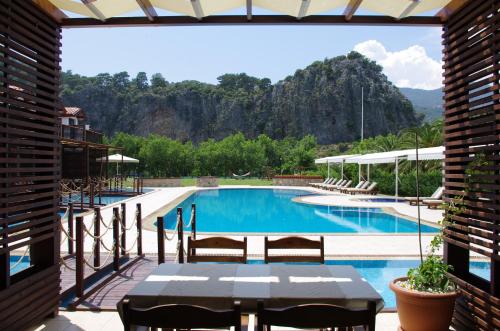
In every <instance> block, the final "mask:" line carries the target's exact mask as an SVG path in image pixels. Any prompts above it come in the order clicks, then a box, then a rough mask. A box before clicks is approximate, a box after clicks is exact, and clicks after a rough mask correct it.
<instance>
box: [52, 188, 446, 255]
mask: <svg viewBox="0 0 500 331" xmlns="http://www.w3.org/2000/svg"><path fill="white" fill-rule="evenodd" d="M220 188H283V189H304V190H308V191H310V192H311V193H314V194H318V195H314V196H306V197H303V198H301V199H300V200H301V201H300V202H297V203H312V204H320V205H328V206H353V207H374V208H385V209H386V210H387V211H388V212H395V213H398V214H400V215H403V216H406V217H407V218H409V219H415V218H416V215H417V207H415V206H410V205H408V204H406V203H381V202H367V201H359V199H362V198H365V197H367V196H363V195H356V196H352V195H345V194H339V193H332V192H326V191H322V190H318V189H312V188H310V187H275V186H273V187H269V186H266V187H257V186H252V187H251V186H221V187H220ZM203 189H204V188H197V187H176V188H157V189H155V190H154V191H152V192H149V193H147V194H144V195H141V196H137V197H133V198H130V199H127V200H125V201H122V202H125V203H126V205H127V218H128V220H127V224H128V225H130V224H131V222H132V218H133V216H134V215H135V208H136V203H141V204H142V214H143V220H144V221H143V250H144V252H145V253H156V252H157V239H156V238H157V237H156V236H157V234H156V231H154V226H152V222H153V221H154V220H155V219H156V216H160V215H164V214H165V213H166V212H167V211H168V210H169V209H170V208H173V207H174V206H175V205H177V204H178V203H179V202H180V201H182V200H183V199H184V198H185V197H187V196H188V195H189V194H190V193H192V192H194V191H196V190H203ZM119 205H120V203H116V204H112V205H108V206H106V207H103V208H102V209H101V214H102V216H103V219H104V221H105V222H106V223H109V221H110V220H111V218H112V212H113V207H119ZM421 217H422V220H424V221H425V223H428V224H437V222H438V221H439V220H440V219H441V218H442V210H431V209H428V208H426V207H421ZM92 218H93V215H92V214H86V215H85V216H84V222H85V224H86V226H87V228H90V224H91V222H92ZM245 235H246V236H247V237H248V254H249V256H250V257H251V258H259V257H262V256H263V252H264V241H263V238H262V235H259V234H245ZM228 236H230V237H234V238H241V236H237V235H228ZM324 236H325V255H326V257H327V258H346V259H348V258H357V259H363V258H369V259H375V258H379V259H384V258H409V257H417V256H418V255H419V251H418V236H417V235H416V234H366V233H365V234H324ZM198 237H200V238H201V237H203V234H202V233H199V234H198ZM311 237H312V238H314V237H317V235H315V236H314V235H312V236H311ZM388 237H390V238H391V239H390V240H387V239H388ZM135 238H136V232H135V228H133V229H132V230H130V231H128V232H127V243H128V246H129V247H127V248H130V244H131V243H133V242H134V241H135ZM422 238H423V243H424V247H426V246H427V245H428V244H429V243H430V241H431V239H432V235H429V234H424V235H423V236H422ZM103 241H104V243H105V244H107V245H108V246H110V243H111V242H112V233H111V231H108V232H107V233H106V234H105V235H104V237H103ZM61 249H62V250H63V251H64V250H66V246H65V245H63V246H62V247H61ZM91 249H92V241H91V240H86V245H85V251H86V252H90V250H91ZM165 250H166V252H167V253H174V252H175V250H176V240H172V241H166V243H165Z"/></svg>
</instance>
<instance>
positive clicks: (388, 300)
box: [248, 260, 489, 309]
mask: <svg viewBox="0 0 500 331" xmlns="http://www.w3.org/2000/svg"><path fill="white" fill-rule="evenodd" d="M419 262H420V261H418V260H327V261H325V263H326V264H330V265H352V266H353V267H354V268H356V270H357V271H358V272H359V274H360V275H361V277H363V278H364V279H365V280H366V281H367V282H368V283H370V285H371V286H373V288H374V289H375V290H376V291H377V292H378V293H379V294H380V295H381V296H382V298H384V301H385V308H389V309H391V308H395V307H396V297H395V296H394V293H393V292H392V291H391V290H390V288H389V282H391V281H392V280H393V279H395V278H398V277H404V276H406V274H407V272H408V269H410V268H414V267H416V266H418V264H419ZM248 263H252V264H261V263H264V261H262V260H250V261H248ZM470 272H472V273H474V274H477V275H481V276H482V277H483V278H485V277H486V276H487V275H488V274H489V267H488V264H487V263H485V262H471V264H470Z"/></svg>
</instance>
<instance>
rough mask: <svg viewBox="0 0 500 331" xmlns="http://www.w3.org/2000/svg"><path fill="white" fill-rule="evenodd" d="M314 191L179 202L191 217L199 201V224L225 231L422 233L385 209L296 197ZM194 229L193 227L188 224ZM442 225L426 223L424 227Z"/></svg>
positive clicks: (172, 215)
mask: <svg viewBox="0 0 500 331" xmlns="http://www.w3.org/2000/svg"><path fill="white" fill-rule="evenodd" d="M311 194H312V193H310V192H308V191H303V190H286V189H211V190H202V191H197V192H195V193H193V194H192V195H191V196H189V197H188V198H187V199H185V200H184V201H183V202H181V203H180V204H179V205H178V207H182V208H183V218H184V221H185V223H187V222H188V220H189V219H190V215H191V204H193V203H195V204H196V229H197V231H199V232H212V233H214V232H220V233H416V232H417V224H416V223H415V222H412V221H410V220H408V219H405V218H402V217H398V216H395V215H391V214H388V213H385V212H383V211H382V209H380V208H355V207H341V206H334V207H331V206H318V205H309V204H302V203H296V202H294V201H292V199H293V198H295V197H298V196H304V195H311ZM175 224H176V209H175V208H174V209H172V210H171V211H170V212H169V213H167V214H166V215H165V228H167V229H173V228H174V226H175ZM186 229H188V228H186ZM436 231H437V229H436V228H433V227H430V226H427V225H422V232H424V233H435V232H436Z"/></svg>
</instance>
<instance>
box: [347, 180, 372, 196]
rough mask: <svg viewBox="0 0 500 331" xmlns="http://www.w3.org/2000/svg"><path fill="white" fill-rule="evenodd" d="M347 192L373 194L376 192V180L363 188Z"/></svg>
mask: <svg viewBox="0 0 500 331" xmlns="http://www.w3.org/2000/svg"><path fill="white" fill-rule="evenodd" d="M348 193H350V194H371V195H375V194H377V193H378V188H377V182H373V183H371V184H370V186H368V187H367V188H365V189H362V188H358V189H352V190H350V191H348Z"/></svg>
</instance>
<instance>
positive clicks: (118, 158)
mask: <svg viewBox="0 0 500 331" xmlns="http://www.w3.org/2000/svg"><path fill="white" fill-rule="evenodd" d="M107 160H108V162H109V163H122V162H123V163H139V160H137V159H134V158H131V157H128V156H124V155H121V154H113V155H110V156H108V158H107ZM96 161H97V162H106V157H100V158H97V159H96Z"/></svg>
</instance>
